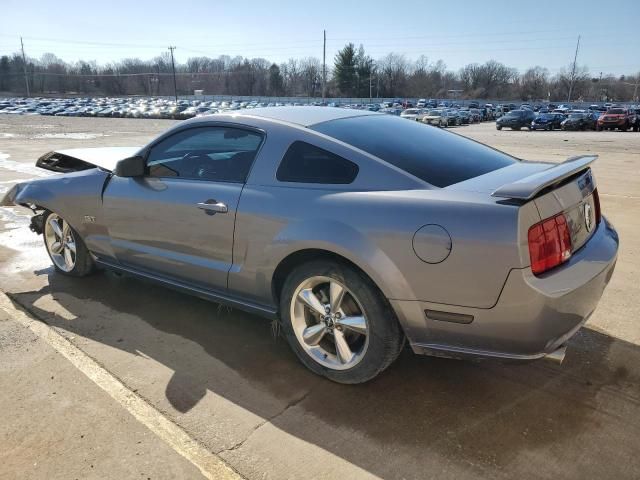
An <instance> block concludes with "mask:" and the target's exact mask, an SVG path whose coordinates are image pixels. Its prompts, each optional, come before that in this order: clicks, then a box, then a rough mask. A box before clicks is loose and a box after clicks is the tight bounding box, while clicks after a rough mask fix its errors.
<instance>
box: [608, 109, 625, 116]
mask: <svg viewBox="0 0 640 480" xmlns="http://www.w3.org/2000/svg"><path fill="white" fill-rule="evenodd" d="M607 113H612V114H614V115H622V114H624V110H623V109H622V108H611V109H609V110H608V111H607Z"/></svg>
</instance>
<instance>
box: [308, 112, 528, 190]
mask: <svg viewBox="0 0 640 480" xmlns="http://www.w3.org/2000/svg"><path fill="white" fill-rule="evenodd" d="M310 128H311V129H313V130H316V131H318V132H320V133H324V134H325V135H329V136H330V137H333V138H336V139H338V140H340V141H342V142H345V143H348V144H350V145H353V146H354V147H356V148H359V149H360V150H364V151H365V152H367V153H370V154H371V155H375V156H376V157H378V158H380V159H382V160H384V161H386V162H388V163H390V164H392V165H395V166H396V167H398V168H400V169H402V170H404V171H406V172H409V173H410V174H412V175H415V176H416V177H418V178H420V179H421V180H424V181H425V182H427V183H430V184H431V185H434V186H436V187H447V186H449V185H453V184H454V183H458V182H463V181H465V180H468V179H470V178H474V177H477V176H480V175H483V174H485V173H488V172H492V171H494V170H497V169H499V168H503V167H506V166H509V165H511V164H513V163H515V162H517V161H518V160H517V159H515V158H513V157H511V156H509V155H507V154H505V153H502V152H499V151H498V150H494V149H493V148H490V147H487V146H486V145H482V144H481V143H478V142H474V141H473V140H469V139H468V138H465V137H462V136H460V135H457V134H455V133H451V132H447V131H445V130H441V129H439V128H437V127H432V126H429V125H425V124H423V123H421V122H407V121H406V120H405V119H401V118H397V117H392V116H390V115H370V116H369V115H367V116H361V117H350V118H342V119H338V120H332V121H329V122H324V123H319V124H317V125H313V126H311V127H310Z"/></svg>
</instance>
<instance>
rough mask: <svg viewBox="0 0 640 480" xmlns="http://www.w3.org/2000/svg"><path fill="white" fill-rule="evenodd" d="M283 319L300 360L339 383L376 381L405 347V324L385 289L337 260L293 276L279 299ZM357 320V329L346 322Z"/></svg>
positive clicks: (319, 262)
mask: <svg viewBox="0 0 640 480" xmlns="http://www.w3.org/2000/svg"><path fill="white" fill-rule="evenodd" d="M336 285H337V287H336ZM334 287H335V292H336V293H335V294H334ZM336 298H339V299H340V300H339V301H337V303H336V305H337V308H333V307H332V306H331V305H332V304H333V303H334V300H335V299H336ZM310 305H315V307H314V308H312V307H311V306H310ZM323 312H324V313H323ZM280 318H281V325H282V329H283V332H284V334H285V336H286V338H287V341H288V342H289V345H290V346H291V348H292V349H293V351H294V353H295V354H296V355H297V357H298V358H299V359H300V361H301V362H302V363H303V364H304V365H305V366H306V367H307V368H308V369H309V370H311V371H312V372H314V373H316V374H318V375H322V376H323V377H326V378H328V379H329V380H332V381H334V382H338V383H347V384H355V383H363V382H366V381H368V380H371V379H372V378H374V377H375V376H376V375H378V374H379V373H380V372H382V371H383V370H384V369H386V368H387V367H388V366H389V365H391V363H392V362H393V361H394V360H395V359H396V358H397V357H398V355H399V354H400V352H401V351H402V347H403V345H404V338H405V337H404V334H403V332H402V329H401V327H400V324H399V322H398V320H397V318H396V316H395V313H394V312H393V310H392V309H391V306H390V305H389V303H388V302H387V300H386V299H385V298H384V296H383V294H382V293H381V292H380V290H379V289H378V288H377V287H376V286H375V284H374V283H373V282H372V281H371V280H370V279H369V278H368V277H367V276H366V275H365V274H363V273H362V272H360V271H358V270H356V269H354V268H352V267H350V266H348V265H344V264H342V263H339V262H335V261H330V260H316V261H312V262H309V263H305V264H302V265H300V266H298V267H297V268H295V269H294V270H293V271H292V272H291V273H290V274H289V276H288V277H287V279H286V280H285V282H284V286H283V288H282V294H281V295H280ZM356 318H357V319H360V320H359V321H360V323H359V324H358V325H355V323H349V322H346V321H347V319H356ZM340 322H346V323H340ZM349 325H351V326H349ZM365 329H366V333H365ZM317 335H320V338H319V339H318V338H317ZM344 342H347V343H346V345H347V348H346V350H345V347H344V345H345V343H344ZM339 347H341V348H339ZM345 352H346V353H345Z"/></svg>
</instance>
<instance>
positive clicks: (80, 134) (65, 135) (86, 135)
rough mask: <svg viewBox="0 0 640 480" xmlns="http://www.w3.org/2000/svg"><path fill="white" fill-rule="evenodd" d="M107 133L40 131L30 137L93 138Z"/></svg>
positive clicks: (105, 135) (104, 135)
mask: <svg viewBox="0 0 640 480" xmlns="http://www.w3.org/2000/svg"><path fill="white" fill-rule="evenodd" d="M108 136H109V135H107V134H104V133H86V132H72V133H41V134H39V135H35V136H33V137H32V138H64V139H70V140H93V139H94V138H98V137H108Z"/></svg>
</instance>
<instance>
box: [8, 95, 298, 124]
mask: <svg viewBox="0 0 640 480" xmlns="http://www.w3.org/2000/svg"><path fill="white" fill-rule="evenodd" d="M284 105H302V103H283V102H258V101H253V102H233V101H202V100H178V101H177V102H176V101H174V100H169V99H166V98H136V99H128V98H73V99H48V98H29V99H25V98H10V99H6V100H1V99H0V114H19V115H55V116H60V117H117V118H170V119H176V120H185V119H187V118H192V117H197V116H202V115H211V114H213V113H218V112H223V111H228V110H240V109H250V108H257V107H272V106H284Z"/></svg>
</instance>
